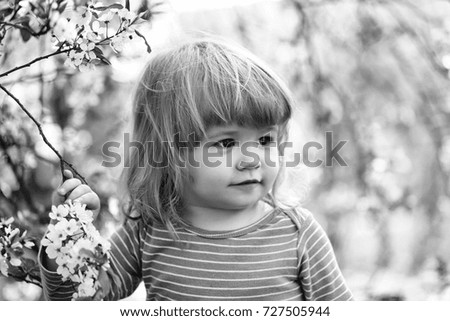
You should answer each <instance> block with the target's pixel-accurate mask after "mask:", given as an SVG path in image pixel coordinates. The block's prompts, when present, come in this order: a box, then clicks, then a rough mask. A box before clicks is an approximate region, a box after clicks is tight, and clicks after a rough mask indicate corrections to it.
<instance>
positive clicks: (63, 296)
mask: <svg viewBox="0 0 450 321" xmlns="http://www.w3.org/2000/svg"><path fill="white" fill-rule="evenodd" d="M140 225H141V224H140V221H135V220H127V221H126V222H125V223H124V224H123V225H122V226H121V227H120V228H119V229H118V230H117V231H116V232H115V233H114V234H113V235H112V237H111V239H110V242H111V250H110V266H111V267H110V269H109V272H110V273H109V274H108V275H109V280H110V284H111V289H110V291H109V293H107V294H106V296H105V298H104V299H105V300H119V299H123V298H125V297H127V296H129V295H131V294H132V293H133V292H134V291H135V290H136V288H137V287H138V285H139V283H140V282H141V279H142V277H141V251H140V248H141V247H140V234H141V229H140ZM43 251H44V249H43V248H42V247H41V249H40V251H39V267H40V270H41V279H42V288H43V293H44V298H45V299H46V300H59V301H68V300H71V299H72V295H73V293H75V291H76V288H75V285H74V283H73V282H71V281H65V282H63V281H62V278H61V276H60V275H58V274H57V273H56V272H54V271H49V270H47V269H46V268H45V267H44V266H43V264H42V255H44V253H43Z"/></svg>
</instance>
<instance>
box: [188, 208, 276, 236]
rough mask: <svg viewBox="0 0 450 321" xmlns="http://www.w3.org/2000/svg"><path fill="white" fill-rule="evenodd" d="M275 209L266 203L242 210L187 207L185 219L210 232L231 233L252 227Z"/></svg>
mask: <svg viewBox="0 0 450 321" xmlns="http://www.w3.org/2000/svg"><path fill="white" fill-rule="evenodd" d="M272 209H273V208H272V207H271V206H270V205H269V204H267V203H266V202H264V201H259V202H257V203H256V204H254V205H253V206H252V207H248V208H245V209H242V210H226V209H216V208H210V207H207V208H206V207H200V206H187V207H186V208H185V210H184V212H183V219H185V220H186V221H188V222H189V223H190V224H192V225H193V226H195V227H197V228H201V229H204V230H209V231H230V230H236V229H239V228H243V227H246V226H248V225H251V224H253V223H255V222H257V221H259V220H260V219H261V218H263V217H264V216H265V215H266V214H267V213H268V212H269V211H271V210H272Z"/></svg>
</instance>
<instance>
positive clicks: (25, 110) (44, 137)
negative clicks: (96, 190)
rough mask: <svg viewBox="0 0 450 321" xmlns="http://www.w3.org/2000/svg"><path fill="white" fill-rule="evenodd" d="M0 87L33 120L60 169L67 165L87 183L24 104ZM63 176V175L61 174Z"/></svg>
mask: <svg viewBox="0 0 450 321" xmlns="http://www.w3.org/2000/svg"><path fill="white" fill-rule="evenodd" d="M0 89H2V90H3V91H4V92H5V93H6V94H7V95H8V96H10V97H11V98H12V99H13V100H14V101H15V102H16V103H17V104H18V105H19V106H20V108H21V109H22V110H23V111H24V112H25V114H27V116H28V117H29V118H30V119H31V120H32V121H33V122H34V124H35V125H36V126H37V128H38V130H39V134H40V135H41V136H42V139H43V140H44V142H45V144H46V145H47V146H48V147H50V149H51V150H52V151H53V152H54V153H55V154H56V156H57V157H58V158H59V160H60V162H61V171H63V170H64V165H67V166H68V167H70V169H71V170H72V171H73V172H74V173H75V174H76V175H77V176H78V177H79V178H80V179H81V180H82V181H83V183H84V184H86V185H87V182H86V179H85V178H84V177H83V176H82V175H81V174H80V173H78V171H77V170H76V169H75V168H74V167H73V165H72V164H70V163H69V162H67V161H66V160H65V159H64V158H63V157H62V156H61V154H60V153H59V152H58V150H57V149H56V148H55V147H54V146H53V145H52V144H51V143H50V142H49V141H48V139H47V137H46V136H45V134H44V132H43V130H42V126H41V124H40V123H39V122H38V121H37V120H36V119H35V118H34V117H33V115H32V114H31V113H30V112H29V111H28V110H27V109H26V108H25V106H24V105H23V104H22V103H21V102H20V101H19V99H17V97H15V96H14V95H13V94H12V93H11V92H10V91H9V90H8V89H6V88H5V87H3V85H1V84H0ZM63 177H64V175H63Z"/></svg>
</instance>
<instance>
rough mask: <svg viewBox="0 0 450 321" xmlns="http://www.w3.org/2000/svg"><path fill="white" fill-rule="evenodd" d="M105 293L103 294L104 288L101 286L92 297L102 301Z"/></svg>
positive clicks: (94, 299)
mask: <svg viewBox="0 0 450 321" xmlns="http://www.w3.org/2000/svg"><path fill="white" fill-rule="evenodd" d="M103 297H104V295H103V289H102V288H100V289H98V290H97V292H95V295H94V297H93V298H92V300H93V301H101V300H102V299H103Z"/></svg>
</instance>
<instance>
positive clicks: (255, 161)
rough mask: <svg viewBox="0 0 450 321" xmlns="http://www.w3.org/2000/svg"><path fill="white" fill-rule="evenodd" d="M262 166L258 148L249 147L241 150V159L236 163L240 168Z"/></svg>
mask: <svg viewBox="0 0 450 321" xmlns="http://www.w3.org/2000/svg"><path fill="white" fill-rule="evenodd" d="M260 167H261V158H260V155H259V153H258V148H247V149H243V150H241V153H240V159H239V161H238V163H237V165H236V168H237V169H238V170H245V169H257V168H260Z"/></svg>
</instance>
